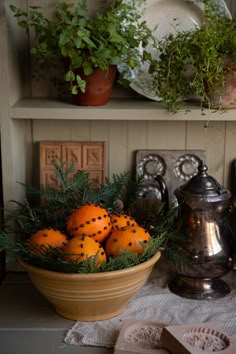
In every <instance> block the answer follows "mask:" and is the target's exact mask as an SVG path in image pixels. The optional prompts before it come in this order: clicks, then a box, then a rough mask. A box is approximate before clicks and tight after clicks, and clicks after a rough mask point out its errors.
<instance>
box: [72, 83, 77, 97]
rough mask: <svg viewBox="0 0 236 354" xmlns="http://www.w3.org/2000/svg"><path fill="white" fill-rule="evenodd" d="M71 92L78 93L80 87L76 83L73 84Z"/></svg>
mask: <svg viewBox="0 0 236 354" xmlns="http://www.w3.org/2000/svg"><path fill="white" fill-rule="evenodd" d="M71 93H72V95H77V94H78V87H77V86H76V85H74V86H72V89H71Z"/></svg>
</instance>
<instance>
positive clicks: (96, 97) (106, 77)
mask: <svg viewBox="0 0 236 354" xmlns="http://www.w3.org/2000/svg"><path fill="white" fill-rule="evenodd" d="M116 70H117V68H116V66H114V65H112V66H110V68H109V69H108V70H101V69H99V68H97V69H94V70H93V73H92V74H91V75H87V76H86V75H84V73H83V72H82V71H78V73H79V75H80V77H81V78H82V79H83V80H85V81H86V89H85V93H83V92H81V91H79V93H78V94H77V95H76V96H75V97H74V101H75V103H76V104H78V105H80V106H103V105H105V104H107V102H108V101H109V98H110V96H111V93H112V87H113V84H114V81H115V77H116Z"/></svg>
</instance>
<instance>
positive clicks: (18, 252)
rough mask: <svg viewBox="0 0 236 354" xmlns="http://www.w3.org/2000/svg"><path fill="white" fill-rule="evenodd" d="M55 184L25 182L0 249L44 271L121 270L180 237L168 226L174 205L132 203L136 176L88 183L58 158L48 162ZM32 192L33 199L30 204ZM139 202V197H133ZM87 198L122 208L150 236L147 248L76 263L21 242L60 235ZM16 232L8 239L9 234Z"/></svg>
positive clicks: (55, 251) (171, 223) (137, 182)
mask: <svg viewBox="0 0 236 354" xmlns="http://www.w3.org/2000/svg"><path fill="white" fill-rule="evenodd" d="M53 166H54V168H55V174H56V177H57V179H58V186H59V187H40V188H36V187H33V186H26V185H25V188H26V192H27V199H26V200H25V202H24V203H21V202H18V201H13V203H14V205H15V208H14V209H13V210H8V211H7V213H6V220H5V223H4V225H3V226H2V230H0V249H4V250H5V251H6V252H11V253H13V254H14V255H15V256H16V257H18V258H20V259H22V260H24V261H26V262H29V263H30V264H33V265H36V266H39V267H41V268H44V269H49V270H54V271H59V272H68V273H88V272H89V273H91V272H98V271H104V272H105V271H112V270H119V269H125V268H128V267H131V266H134V265H137V264H139V263H142V262H144V261H146V260H147V259H149V258H151V257H152V256H153V255H154V254H155V253H156V252H157V251H158V250H159V249H160V247H162V248H163V249H164V250H165V249H168V242H169V241H170V242H171V244H173V243H175V240H178V241H179V240H180V239H179V237H180V236H179V235H178V233H177V232H176V230H174V224H175V219H176V216H177V211H178V210H177V208H173V209H170V210H168V211H167V210H166V206H165V205H164V203H160V202H153V203H150V202H149V201H146V202H142V203H141V204H140V203H139V202H137V200H138V193H139V189H140V187H141V183H142V179H141V178H139V179H135V178H132V177H131V176H130V175H129V174H128V173H123V174H120V175H115V174H114V175H113V176H112V179H111V181H109V180H108V179H106V180H105V183H104V184H102V185H99V186H97V187H96V186H94V185H92V184H91V182H90V181H89V178H88V174H87V173H86V172H84V171H78V172H75V169H74V168H75V167H74V164H73V163H71V164H70V165H69V166H66V164H65V163H64V162H63V161H53ZM32 195H33V196H34V197H35V196H36V197H37V198H38V201H39V203H36V204H35V199H33V200H34V202H33V203H32V202H31V198H30V197H32ZM139 201H140V200H139ZM87 202H92V203H96V204H100V205H101V206H102V207H104V208H106V209H107V210H108V211H109V212H120V211H122V212H125V213H127V214H129V215H131V216H132V217H133V218H134V219H135V220H136V221H137V222H138V224H140V225H141V226H143V227H144V228H145V229H147V230H148V232H149V233H150V235H151V240H150V242H149V243H148V247H146V245H145V244H143V245H142V247H143V253H142V254H141V255H137V254H133V253H130V252H124V251H122V250H121V255H120V256H119V257H117V258H114V259H112V258H110V259H109V260H108V261H107V262H106V263H105V264H103V265H102V266H101V267H100V268H98V267H97V264H96V257H91V258H89V259H88V260H87V261H82V262H81V263H80V264H77V262H75V261H65V254H64V253H63V251H62V250H60V249H55V248H52V247H49V248H46V249H45V247H42V248H41V247H39V246H37V247H38V249H37V253H39V254H40V256H38V255H37V254H35V253H34V252H32V247H30V248H29V247H28V246H27V239H28V238H29V237H30V236H31V235H32V234H33V233H35V232H36V231H38V230H40V229H44V228H49V227H51V228H55V229H58V230H60V231H62V232H64V233H66V218H67V216H68V215H70V214H71V212H72V210H73V209H75V208H77V207H79V206H80V205H82V204H84V203H87ZM12 234H14V235H16V241H15V242H14V241H13V240H12V239H11V238H10V237H9V236H10V235H12ZM166 255H167V258H169V259H170V261H171V260H172V261H173V262H175V261H176V260H177V261H178V257H176V256H175V255H174V252H166Z"/></svg>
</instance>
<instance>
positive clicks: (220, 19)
mask: <svg viewBox="0 0 236 354" xmlns="http://www.w3.org/2000/svg"><path fill="white" fill-rule="evenodd" d="M203 2H204V7H205V11H204V16H203V19H202V26H201V27H199V28H195V29H194V30H192V31H185V32H178V31H177V32H176V34H169V35H167V36H166V37H165V38H164V39H162V40H161V41H160V42H159V43H158V49H159V52H160V60H159V61H158V62H157V63H156V64H155V66H154V67H153V68H152V71H153V75H154V77H155V82H156V88H157V93H158V95H159V96H160V97H161V98H162V100H163V102H164V103H165V104H166V106H167V108H168V110H170V111H173V112H176V111H177V110H178V109H179V108H180V107H181V106H182V102H183V99H186V98H190V97H195V98H196V97H197V98H199V99H200V103H201V107H202V109H203V107H204V106H207V107H208V108H214V109H220V110H223V109H224V108H233V107H235V106H234V105H233V104H234V102H233V101H234V100H235V99H236V96H235V97H234V98H229V97H226V98H227V102H226V103H225V102H224V98H225V97H224V96H225V95H226V96H227V95H228V94H229V92H228V91H227V90H228V88H227V82H226V78H227V76H229V77H230V79H231V80H232V79H233V76H234V75H235V73H236V66H235V62H234V58H235V55H236V19H235V18H233V19H231V18H229V17H227V16H226V15H225V14H223V13H222V12H221V11H220V10H219V9H218V8H217V7H216V6H215V4H214V2H213V1H212V0H203ZM231 86H232V81H231ZM231 89H232V87H231ZM234 93H235V92H234Z"/></svg>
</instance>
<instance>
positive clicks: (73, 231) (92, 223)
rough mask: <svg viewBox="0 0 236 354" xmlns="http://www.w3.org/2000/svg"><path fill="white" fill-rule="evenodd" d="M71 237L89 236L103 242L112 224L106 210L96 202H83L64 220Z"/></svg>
mask: <svg viewBox="0 0 236 354" xmlns="http://www.w3.org/2000/svg"><path fill="white" fill-rule="evenodd" d="M66 229H67V233H68V234H69V235H70V236H71V237H75V236H89V237H91V238H93V239H94V240H97V241H98V242H103V241H104V240H105V239H106V238H107V237H108V236H109V234H110V232H111V229H112V225H111V219H110V216H109V214H108V212H107V210H106V209H105V208H103V207H101V206H99V205H97V204H90V203H87V204H84V205H81V206H80V207H79V208H77V209H76V210H74V211H73V213H72V214H71V215H70V216H69V217H68V219H67V221H66Z"/></svg>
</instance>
